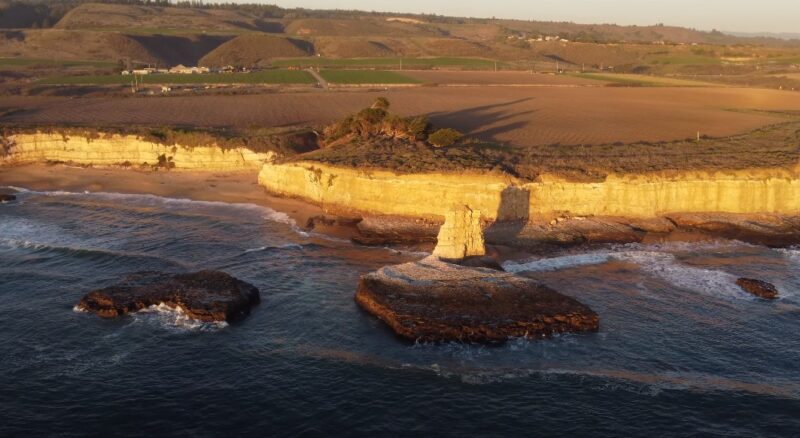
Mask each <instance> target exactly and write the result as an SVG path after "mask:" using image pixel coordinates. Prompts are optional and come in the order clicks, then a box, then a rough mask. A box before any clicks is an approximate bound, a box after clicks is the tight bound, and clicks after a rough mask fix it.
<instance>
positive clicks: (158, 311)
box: [133, 303, 228, 331]
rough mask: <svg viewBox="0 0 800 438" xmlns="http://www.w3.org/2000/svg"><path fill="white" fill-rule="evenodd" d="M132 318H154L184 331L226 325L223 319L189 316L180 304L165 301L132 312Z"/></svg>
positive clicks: (210, 328)
mask: <svg viewBox="0 0 800 438" xmlns="http://www.w3.org/2000/svg"><path fill="white" fill-rule="evenodd" d="M133 317H134V318H142V317H144V318H147V320H148V321H150V320H153V319H154V320H155V321H156V322H157V323H158V324H159V325H161V326H163V327H166V328H171V329H179V330H184V331H216V330H220V329H223V328H225V327H228V323H227V322H225V321H216V322H205V321H200V320H197V319H194V318H191V317H189V316H188V315H187V314H186V311H185V310H184V309H183V308H182V307H181V306H176V307H170V306H168V305H166V304H165V303H160V304H158V305H152V306H150V307H148V308H146V309H142V310H140V311H138V312H136V313H134V314H133Z"/></svg>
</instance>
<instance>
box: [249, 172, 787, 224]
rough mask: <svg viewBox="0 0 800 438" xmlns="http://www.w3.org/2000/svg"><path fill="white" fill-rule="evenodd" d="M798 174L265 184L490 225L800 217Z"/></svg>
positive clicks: (415, 177)
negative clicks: (464, 209)
mask: <svg viewBox="0 0 800 438" xmlns="http://www.w3.org/2000/svg"><path fill="white" fill-rule="evenodd" d="M799 175H800V170H799V169H797V168H795V169H793V170H783V169H754V170H743V171H718V172H684V173H673V174H667V173H652V174H641V175H611V176H609V177H608V178H606V180H605V181H602V182H589V183H587V182H572V181H566V180H563V179H559V178H555V177H545V178H542V179H541V180H540V181H535V182H526V181H521V180H517V179H515V178H511V177H508V176H505V175H487V174H484V175H469V174H458V175H454V174H437V173H429V174H412V175H398V174H395V173H392V172H388V171H368V170H360V169H353V168H340V167H332V166H325V165H320V164H319V163H311V162H296V163H287V164H266V165H265V166H264V167H263V168H262V170H261V172H260V174H259V183H260V184H261V185H263V186H264V187H266V188H267V190H269V191H270V192H273V193H276V194H279V195H285V196H292V197H298V198H302V199H306V200H308V201H311V202H314V203H316V204H319V205H321V206H323V207H324V208H326V209H328V210H329V211H332V212H337V211H347V212H361V213H366V214H396V215H402V216H410V217H423V218H438V219H439V220H441V219H442V218H443V217H444V216H445V214H446V213H447V212H448V211H451V210H453V209H454V208H457V207H458V206H465V205H466V206H468V207H469V208H471V209H475V210H480V211H481V212H482V215H483V217H484V218H485V219H486V220H489V221H495V220H500V221H513V220H528V219H530V218H533V217H549V216H552V217H559V216H565V215H566V216H570V217H574V216H622V217H629V218H651V217H658V216H663V215H666V214H669V213H676V212H709V213H734V214H750V213H754V214H755V213H777V214H784V215H796V214H798V213H800V177H799Z"/></svg>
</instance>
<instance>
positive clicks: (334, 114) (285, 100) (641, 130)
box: [0, 87, 800, 146]
mask: <svg viewBox="0 0 800 438" xmlns="http://www.w3.org/2000/svg"><path fill="white" fill-rule="evenodd" d="M381 95H385V96H387V97H388V98H389V99H390V100H391V102H392V108H393V111H395V112H397V113H399V114H401V115H415V114H425V113H428V114H430V115H431V121H432V122H433V123H434V124H435V125H437V126H447V127H454V128H456V129H459V130H460V131H462V132H464V133H467V134H469V135H470V136H473V137H476V138H479V139H482V140H486V141H493V142H498V143H509V144H511V145H516V146H534V145H549V144H556V143H560V144H571V145H580V144H602V143H614V142H626V143H628V142H636V141H651V142H652V141H663V140H678V139H686V138H694V137H696V135H697V132H698V131H700V133H701V135H709V136H725V135H731V134H736V133H741V132H747V131H750V130H752V129H755V128H758V127H761V126H765V125H768V124H771V123H775V122H777V121H780V119H779V118H776V117H773V116H770V115H768V114H761V113H752V112H742V111H738V112H735V111H729V110H728V109H761V110H800V94H798V93H792V92H780V91H777V90H755V89H737V88H605V87H599V88H597V87H581V88H560V87H558V88H556V87H541V88H540V87H499V88H498V87H470V88H467V89H465V88H460V87H453V88H451V87H418V88H408V89H395V90H382V91H380V92H373V91H352V92H329V93H322V92H302V93H276V94H268V95H257V96H198V97H167V98H160V97H153V98H128V99H120V98H91V99H66V98H28V97H7V98H4V102H3V106H4V107H6V108H14V109H15V111H14V112H12V113H11V114H8V115H6V116H3V117H0V123H5V124H14V125H19V124H80V125H108V124H116V125H120V124H134V125H188V126H207V127H213V126H217V127H220V126H222V127H224V126H238V127H252V126H261V127H274V126H286V125H322V124H328V123H330V122H332V121H334V120H338V119H341V118H342V117H344V116H346V115H349V114H351V113H354V112H356V111H358V110H360V109H361V108H364V107H366V106H369V105H370V104H371V103H372V102H373V101H374V100H375V98H376V97H378V96H381Z"/></svg>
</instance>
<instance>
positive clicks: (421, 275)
mask: <svg viewBox="0 0 800 438" xmlns="http://www.w3.org/2000/svg"><path fill="white" fill-rule="evenodd" d="M355 299H356V302H357V303H358V304H359V305H360V306H361V307H362V308H364V309H365V310H366V311H367V312H369V313H371V314H373V315H375V316H377V317H378V318H380V319H382V320H383V321H384V322H385V323H386V324H388V325H389V326H390V327H391V328H392V329H393V330H394V331H395V332H396V333H397V334H398V335H400V336H402V337H404V338H407V339H409V340H419V341H423V342H443V341H445V342H446V341H462V342H482V343H499V342H504V341H506V340H507V339H508V338H510V337H526V338H540V337H543V336H547V335H551V334H553V333H563V332H590V331H597V330H598V328H599V324H600V323H599V318H598V316H597V314H596V313H595V312H594V311H592V309H590V308H589V307H587V306H585V305H583V304H581V303H579V302H578V301H576V300H574V299H572V298H570V297H567V296H564V295H562V294H560V293H558V292H556V291H554V290H552V289H550V288H548V287H547V286H543V285H541V284H538V283H536V282H534V281H533V280H529V279H527V278H524V277H520V276H517V275H514V274H511V273H506V272H498V271H494V270H490V269H485V268H473V267H465V266H459V265H455V264H450V263H446V262H443V261H441V260H439V259H437V258H436V257H428V258H426V259H424V260H421V261H419V262H414V263H406V264H403V265H398V266H388V267H384V268H381V269H380V270H378V271H377V272H374V273H370V274H367V275H364V276H362V277H361V281H360V283H359V285H358V291H357V292H356V297H355Z"/></svg>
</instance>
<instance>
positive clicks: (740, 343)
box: [0, 189, 800, 437]
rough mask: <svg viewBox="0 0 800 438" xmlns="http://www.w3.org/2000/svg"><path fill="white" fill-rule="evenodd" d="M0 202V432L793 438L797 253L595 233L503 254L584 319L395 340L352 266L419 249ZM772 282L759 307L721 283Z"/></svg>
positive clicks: (151, 209)
mask: <svg viewBox="0 0 800 438" xmlns="http://www.w3.org/2000/svg"><path fill="white" fill-rule="evenodd" d="M18 197H19V200H18V201H17V202H15V203H9V204H3V205H0V351H2V360H0V394H2V398H1V399H0V436H86V435H114V436H187V435H188V436H222V435H224V436H242V435H254V436H296V435H304V436H375V435H378V436H383V435H397V434H411V433H413V434H420V435H422V434H425V435H442V436H594V437H604V436H648V437H653V436H687V435H694V436H741V437H753V436H798V435H800V269H798V267H800V250H798V249H791V248H790V249H780V250H779V249H769V248H765V247H760V246H753V245H748V244H744V243H740V242H734V241H714V242H696V243H665V244H660V245H655V244H653V245H638V244H637V245H608V246H603V247H594V248H591V249H579V248H573V249H565V250H563V251H559V252H557V253H554V254H551V255H548V256H547V257H536V258H532V259H528V260H519V261H515V262H507V264H506V265H505V266H506V268H507V269H508V270H511V271H515V272H519V273H520V274H523V275H528V276H531V277H533V278H536V279H538V280H540V281H541V282H543V283H546V284H548V285H549V286H551V287H553V288H555V289H556V290H558V291H560V292H562V293H564V294H566V295H569V296H571V297H574V298H576V299H578V300H579V301H581V302H583V303H585V304H587V305H589V306H590V307H591V308H592V309H593V310H595V311H596V312H597V313H598V314H599V315H600V321H601V329H600V331H599V332H598V333H592V334H579V335H561V336H556V337H553V338H549V339H542V340H534V341H528V340H521V339H512V340H509V342H508V343H506V344H505V345H502V346H480V345H464V344H456V343H451V344H419V343H410V342H406V341H403V340H401V339H399V338H397V337H396V336H395V335H394V334H393V333H392V332H391V331H390V330H388V329H387V328H386V327H385V326H384V325H383V323H381V322H380V321H379V320H377V319H375V318H373V317H372V316H370V315H368V314H366V313H365V312H363V311H361V310H360V309H359V308H358V307H357V306H356V304H355V302H354V301H353V295H354V293H355V288H356V285H357V283H358V278H359V275H361V274H363V273H366V272H370V271H372V270H375V269H377V268H379V267H381V266H384V265H387V264H396V263H403V262H407V261H412V260H418V259H421V258H423V257H424V256H425V255H426V254H422V253H418V252H413V251H411V250H405V249H403V248H370V247H362V246H357V245H354V244H352V243H350V242H349V241H344V240H338V239H336V238H332V237H328V236H324V235H319V234H314V233H307V232H304V231H302V230H301V229H300V228H298V227H297V225H296V224H294V223H293V222H292V220H291V219H289V217H288V216H286V215H284V214H282V213H280V212H277V211H273V210H271V209H269V208H266V207H261V206H256V205H251V204H227V203H221V202H199V201H190V200H182V199H170V198H162V197H157V196H149V195H124V194H115V193H70V192H58V191H53V192H35V191H27V190H24V189H23V190H21V191H20V192H19V193H18ZM201 269H220V270H224V271H226V272H228V273H230V274H232V275H234V276H236V277H239V278H241V279H243V280H245V281H248V282H250V283H252V284H254V285H256V286H257V287H258V288H259V289H260V290H261V294H262V303H261V304H260V305H259V306H258V307H256V308H255V309H254V311H253V313H252V314H251V315H250V316H249V317H248V318H247V319H245V320H244V321H242V322H239V323H234V324H231V325H227V324H208V323H199V322H196V321H192V320H189V319H187V318H185V317H184V316H182V315H181V314H177V313H174V312H170V311H168V310H165V309H152V310H151V311H148V312H141V313H138V314H135V315H132V316H127V317H122V318H118V319H115V320H105V319H101V318H98V317H96V316H94V315H90V314H86V313H81V312H77V311H75V310H74V309H73V307H74V305H75V304H76V303H77V302H78V301H79V300H80V298H81V297H82V296H83V295H84V294H85V293H87V292H88V291H90V290H92V289H95V288H99V287H104V286H107V285H110V284H113V283H115V282H117V281H118V280H119V279H121V278H122V277H124V276H125V275H126V274H128V273H131V272H136V271H146V270H161V271H170V272H187V271H196V270H201ZM740 276H748V277H754V278H759V279H763V280H766V281H769V282H772V283H774V284H776V285H777V286H778V288H779V289H780V290H781V292H782V296H781V298H779V299H777V300H775V301H765V300H760V299H757V298H754V297H752V296H749V295H747V294H746V293H744V292H742V291H741V290H739V289H738V287H737V286H736V285H735V284H734V283H733V282H734V281H735V280H736V278H738V277H740Z"/></svg>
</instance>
